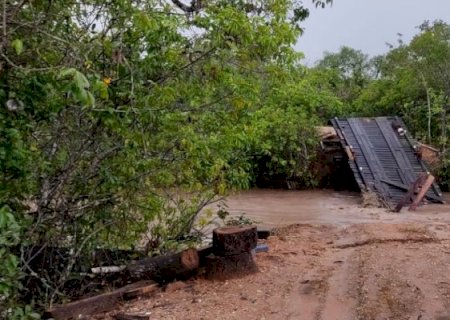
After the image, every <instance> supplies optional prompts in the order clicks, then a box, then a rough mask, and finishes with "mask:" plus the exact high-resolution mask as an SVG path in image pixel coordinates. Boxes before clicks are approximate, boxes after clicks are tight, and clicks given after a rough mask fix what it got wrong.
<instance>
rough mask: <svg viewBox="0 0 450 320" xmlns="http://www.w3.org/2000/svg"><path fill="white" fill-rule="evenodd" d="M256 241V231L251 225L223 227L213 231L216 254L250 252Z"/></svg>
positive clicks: (226, 254) (225, 254)
mask: <svg viewBox="0 0 450 320" xmlns="http://www.w3.org/2000/svg"><path fill="white" fill-rule="evenodd" d="M257 242H258V233H257V231H256V227H253V226H233V227H223V228H217V229H215V230H214V231H213V248H214V254H215V255H218V256H228V255H236V254H241V253H244V252H250V251H251V250H252V249H254V248H255V247H256V244H257Z"/></svg>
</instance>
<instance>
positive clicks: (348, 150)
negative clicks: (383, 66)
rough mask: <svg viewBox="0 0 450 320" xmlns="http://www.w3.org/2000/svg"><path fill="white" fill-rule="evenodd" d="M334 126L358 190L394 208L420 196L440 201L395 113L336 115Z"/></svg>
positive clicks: (413, 203) (412, 203)
mask: <svg viewBox="0 0 450 320" xmlns="http://www.w3.org/2000/svg"><path fill="white" fill-rule="evenodd" d="M330 123H331V125H332V126H333V127H334V129H335V130H336V133H337V136H338V138H339V141H340V143H341V146H342V148H343V150H344V151H345V155H346V157H347V158H348V163H349V165H350V168H351V170H352V171H353V175H354V177H355V180H356V182H357V184H358V186H359V188H360V189H361V191H368V192H374V193H376V194H377V195H378V197H379V199H380V200H381V202H382V203H383V204H384V205H385V206H386V207H388V208H389V209H391V210H393V211H400V210H401V208H402V207H403V206H405V205H410V209H415V207H417V205H419V203H421V202H422V200H423V199H426V200H427V201H429V202H437V203H443V200H442V192H441V190H440V189H439V186H438V185H437V184H436V183H435V182H434V177H433V176H432V175H431V174H430V172H429V169H428V168H427V165H426V164H425V163H424V162H423V161H422V159H421V154H420V152H419V150H418V146H417V145H416V143H415V142H414V141H413V140H412V139H411V138H410V136H409V135H408V132H407V130H406V126H405V125H404V123H403V121H402V120H401V119H400V118H398V117H378V118H339V119H338V118H335V119H332V120H330Z"/></svg>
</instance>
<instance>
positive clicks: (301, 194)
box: [227, 189, 450, 226]
mask: <svg viewBox="0 0 450 320" xmlns="http://www.w3.org/2000/svg"><path fill="white" fill-rule="evenodd" d="M444 198H445V199H446V202H447V203H450V194H445V195H444ZM227 205H228V210H229V212H230V213H231V214H233V215H240V214H242V213H244V214H245V215H246V216H247V217H249V218H251V219H253V220H255V221H256V222H258V224H263V225H269V226H270V225H280V224H282V225H287V224H293V223H326V224H337V225H348V224H354V223H365V222H373V221H374V220H381V221H384V222H395V221H398V222H401V221H422V220H433V221H435V220H436V219H437V220H442V221H449V222H450V206H449V205H441V204H426V205H423V206H421V207H419V208H418V209H417V210H416V211H415V212H410V211H408V210H407V208H405V209H403V210H402V211H401V212H400V213H392V212H389V211H387V210H386V209H384V208H373V207H370V208H364V207H363V206H362V198H361V194H360V193H358V192H335V191H333V190H313V191H298V190H296V191H288V190H273V189H254V190H248V191H242V192H240V193H237V194H234V195H232V196H230V197H228V199H227Z"/></svg>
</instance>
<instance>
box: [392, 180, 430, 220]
mask: <svg viewBox="0 0 450 320" xmlns="http://www.w3.org/2000/svg"><path fill="white" fill-rule="evenodd" d="M424 180H425V176H424V175H420V176H419V178H417V179H416V181H414V182H413V183H412V184H411V186H410V187H409V189H408V191H407V192H406V195H405V196H404V197H403V199H402V200H401V201H400V202H399V203H398V204H397V205H396V206H395V208H394V212H400V211H401V210H402V208H403V207H404V206H406V205H408V204H409V203H410V202H411V200H412V198H413V197H414V194H415V193H416V192H417V189H418V188H419V186H420V185H421V184H422V183H423V181H424Z"/></svg>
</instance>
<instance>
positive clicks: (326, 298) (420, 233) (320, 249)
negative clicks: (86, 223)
mask: <svg viewBox="0 0 450 320" xmlns="http://www.w3.org/2000/svg"><path fill="white" fill-rule="evenodd" d="M229 208H230V211H231V212H233V213H236V214H237V213H240V212H246V213H247V214H248V216H250V217H252V218H254V219H256V220H258V221H259V222H260V223H262V224H267V225H285V226H284V227H281V228H280V229H279V230H278V231H277V234H276V235H274V236H272V237H270V238H269V239H268V240H267V241H266V243H267V244H268V246H269V248H270V249H269V252H267V253H258V254H257V255H256V261H257V264H258V267H259V272H258V273H256V274H253V275H250V276H246V277H243V278H238V279H231V280H228V281H226V282H211V281H207V280H204V279H202V277H201V276H200V277H199V278H198V279H193V280H190V281H188V282H183V283H182V282H178V283H174V284H171V285H169V286H168V287H167V288H165V290H162V291H161V292H158V294H157V295H155V296H154V297H152V298H148V299H142V300H139V301H135V302H132V303H129V304H126V305H123V306H118V309H117V311H116V312H118V311H122V312H127V313H130V314H142V315H150V319H205V320H206V319H258V320H262V319H305V320H315V319H322V320H345V319H364V320H366V319H367V320H371V319H396V320H397V319H398V320H402V319H405V320H406V319H408V320H409V319H414V320H419V319H422V320H426V319H435V320H444V319H450V224H449V222H450V206H448V205H428V206H423V207H420V208H419V209H418V210H417V212H415V213H411V212H408V211H404V212H402V213H400V214H393V213H389V212H386V211H385V210H383V209H378V208H362V207H361V204H360V198H359V197H358V195H357V194H348V193H334V192H330V191H323V192H322V191H318V192H287V191H284V192H283V191H251V192H247V193H243V194H240V195H236V196H234V197H232V198H230V200H229ZM110 317H111V315H102V316H101V317H100V318H106V319H109V318H110Z"/></svg>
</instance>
